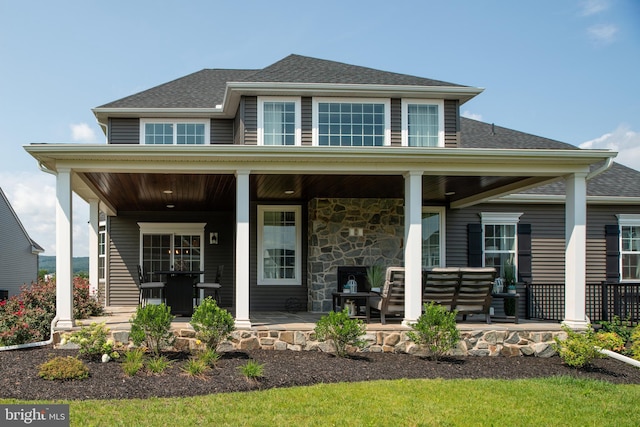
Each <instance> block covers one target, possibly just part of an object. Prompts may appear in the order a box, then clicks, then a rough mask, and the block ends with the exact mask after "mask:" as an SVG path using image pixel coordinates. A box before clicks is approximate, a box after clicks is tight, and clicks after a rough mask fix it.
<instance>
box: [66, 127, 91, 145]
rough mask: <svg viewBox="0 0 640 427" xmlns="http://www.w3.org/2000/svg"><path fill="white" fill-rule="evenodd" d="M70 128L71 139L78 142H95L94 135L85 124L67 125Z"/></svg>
mask: <svg viewBox="0 0 640 427" xmlns="http://www.w3.org/2000/svg"><path fill="white" fill-rule="evenodd" d="M69 127H70V128H71V138H72V139H73V140H74V141H79V142H95V141H96V133H95V132H94V131H93V129H92V128H91V126H89V125H88V124H86V123H77V124H71V125H69Z"/></svg>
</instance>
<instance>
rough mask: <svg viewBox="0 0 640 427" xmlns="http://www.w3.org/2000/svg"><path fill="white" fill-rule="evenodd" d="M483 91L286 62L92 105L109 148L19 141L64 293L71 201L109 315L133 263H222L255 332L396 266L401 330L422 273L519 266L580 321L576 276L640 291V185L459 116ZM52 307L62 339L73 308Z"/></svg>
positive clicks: (535, 140) (629, 174)
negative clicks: (50, 180) (50, 179)
mask: <svg viewBox="0 0 640 427" xmlns="http://www.w3.org/2000/svg"><path fill="white" fill-rule="evenodd" d="M481 92H482V90H481V89H478V88H475V87H469V86H463V85H458V84H452V83H447V82H442V81H436V80H431V79H427V78H421V77H414V76H408V75H403V74H396V73H391V72H385V71H380V70H374V69H370V68H364V67H359V66H354V65H348V64H343V63H338V62H333V61H327V60H321V59H315V58H309V57H304V56H299V55H291V56H288V57H286V58H284V59H282V60H280V61H278V62H276V63H274V64H272V65H270V66H268V67H266V68H264V69H258V70H233V69H205V70H202V71H199V72H196V73H193V74H190V75H188V76H185V77H182V78H179V79H177V80H174V81H171V82H168V83H165V84H162V85H160V86H157V87H154V88H151V89H149V90H146V91H143V92H140V93H137V94H134V95H131V96H129V97H126V98H123V99H120V100H117V101H114V102H111V103H108V104H105V105H102V106H100V107H97V108H95V109H94V110H93V111H94V114H95V115H96V118H97V120H98V122H99V123H100V125H101V126H102V127H103V128H104V130H105V133H106V135H107V144H106V145H105V144H38V145H35V144H34V145H29V146H27V147H25V149H26V150H27V151H28V152H29V153H30V154H31V155H32V156H33V157H34V158H36V159H37V160H38V161H39V162H40V164H41V165H43V167H46V168H48V169H50V170H51V171H52V172H54V173H56V174H57V194H58V209H59V211H58V216H57V218H58V221H57V231H58V248H57V255H58V262H59V263H61V264H59V265H58V267H57V273H58V274H57V276H58V277H57V280H58V282H57V283H58V286H70V282H71V273H70V271H66V270H67V269H69V266H70V262H69V260H70V258H71V246H70V245H71V243H70V242H71V240H72V230H71V224H70V223H69V221H68V219H67V218H69V215H68V213H69V212H71V192H72V191H73V192H76V193H77V194H79V195H80V196H81V197H82V198H83V199H84V200H86V201H87V202H88V203H89V205H90V209H91V224H92V227H91V228H92V230H93V233H92V234H93V237H92V238H93V239H94V241H95V242H96V244H95V245H94V246H95V247H96V249H95V251H94V253H93V254H92V268H94V271H95V272H97V271H98V265H99V262H101V264H100V265H101V266H102V268H101V269H100V270H99V271H100V274H102V275H103V278H104V288H103V290H104V293H105V298H106V303H107V304H108V305H114V306H115V305H135V304H137V302H138V291H137V288H136V284H135V281H134V278H135V276H136V273H135V272H136V265H137V264H141V265H142V266H143V267H144V269H145V270H147V271H158V270H167V269H169V268H171V267H173V266H176V265H181V266H185V267H186V268H189V269H191V270H203V271H204V272H205V273H204V274H202V275H201V276H202V277H200V279H201V280H205V281H213V280H214V275H215V272H216V267H217V266H218V265H221V264H222V265H224V266H225V269H224V274H223V276H222V280H221V281H222V289H221V300H222V305H223V306H227V307H231V308H232V309H233V313H234V315H235V318H236V325H237V326H238V327H240V328H242V327H249V326H250V325H251V322H250V312H251V311H259V310H283V309H285V307H287V304H292V303H296V302H299V303H301V304H302V305H303V306H306V307H307V309H308V310H310V311H314V312H326V311H329V310H330V309H331V303H332V298H331V293H332V292H333V291H335V290H336V289H337V288H338V286H341V285H342V284H339V283H337V281H338V279H337V268H338V267H340V266H353V265H360V266H362V265H372V264H375V263H378V264H383V265H386V266H389V265H402V266H404V267H405V268H406V301H405V315H404V316H405V317H404V321H405V322H411V321H415V319H417V317H418V316H419V315H420V313H421V278H422V271H423V269H428V268H430V267H434V266H466V265H470V266H473V265H490V266H495V267H496V268H497V269H498V270H499V271H500V274H501V275H502V274H503V270H504V266H505V264H506V263H507V262H508V261H512V262H513V263H514V265H515V267H516V269H517V276H518V278H519V279H520V280H523V281H532V282H534V283H536V282H539V283H543V284H544V283H548V284H553V283H556V284H557V283H560V284H564V287H565V289H566V301H567V304H566V305H565V309H564V310H565V315H564V321H565V323H566V324H568V325H570V326H573V327H583V326H584V325H586V323H587V317H586V314H585V282H586V281H588V282H594V283H599V282H600V281H603V280H605V279H614V280H618V279H619V278H621V279H623V280H627V279H628V280H631V279H634V280H635V279H638V272H637V269H636V266H637V265H638V260H637V258H638V257H639V256H640V250H638V249H639V248H638V245H637V244H636V243H637V242H636V240H634V239H635V235H636V232H637V231H638V230H639V228H638V227H640V204H639V203H638V202H639V201H640V190H639V189H640V186H639V185H638V184H640V173H638V172H636V171H634V170H631V169H628V168H625V167H623V166H620V165H616V164H614V163H613V162H612V159H613V158H614V157H615V154H616V153H614V152H610V151H608V150H580V149H577V148H576V147H574V146H571V145H568V144H564V143H561V142H557V141H554V140H550V139H546V138H541V137H537V136H533V135H529V134H525V133H522V132H517V131H514V130H510V129H505V128H502V127H498V126H493V125H491V124H487V123H482V122H478V121H474V120H470V119H466V118H463V117H461V116H460V106H461V105H462V104H464V103H465V102H466V101H468V100H469V99H471V98H473V97H475V96H476V95H478V94H480V93H481ZM505 102H508V100H505ZM565 194H566V196H565ZM101 213H102V214H103V215H104V221H99V220H98V218H99V215H100V214H101ZM609 226H610V227H609ZM614 228H615V230H618V234H616V237H615V238H616V239H618V240H616V242H617V243H616V244H617V245H618V248H617V250H611V251H609V252H607V243H606V242H607V241H613V238H611V237H608V236H609V235H608V234H605V233H606V231H605V230H609V231H610V232H612V233H613V232H614V231H615V230H614ZM620 230H622V234H620V233H619V231H620ZM565 242H566V243H565ZM620 244H622V252H620V250H619V249H620V246H619V245H620ZM98 248H99V249H98ZM67 257H68V258H69V259H66V258H67ZM614 257H615V262H613V258H614ZM61 270H63V271H61ZM565 272H566V274H565ZM94 274H96V273H94ZM96 275H97V274H96ZM65 294H66V289H65ZM58 307H60V308H59V312H58V315H59V318H60V319H61V320H60V322H59V326H61V327H66V326H69V325H71V324H72V323H73V322H72V319H71V317H70V316H71V312H72V311H71V302H70V301H68V302H63V304H60V303H59V304H58Z"/></svg>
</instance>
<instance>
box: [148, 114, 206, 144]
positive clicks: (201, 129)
mask: <svg viewBox="0 0 640 427" xmlns="http://www.w3.org/2000/svg"><path fill="white" fill-rule="evenodd" d="M140 135H141V141H142V144H147V145H204V144H209V122H208V121H207V120H172V121H167V120H155V119H154V120H151V119H146V120H145V119H143V120H141V121H140Z"/></svg>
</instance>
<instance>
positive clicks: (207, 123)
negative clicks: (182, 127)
mask: <svg viewBox="0 0 640 427" xmlns="http://www.w3.org/2000/svg"><path fill="white" fill-rule="evenodd" d="M147 123H167V124H172V125H176V124H179V123H193V124H202V125H204V144H180V146H181V147H182V146H189V147H192V146H199V145H210V144H211V120H210V119H176V118H165V119H159V118H141V119H140V145H153V146H157V145H169V144H147V143H146V131H145V125H146V124H147ZM177 132H178V127H177V126H173V144H171V145H178V144H177Z"/></svg>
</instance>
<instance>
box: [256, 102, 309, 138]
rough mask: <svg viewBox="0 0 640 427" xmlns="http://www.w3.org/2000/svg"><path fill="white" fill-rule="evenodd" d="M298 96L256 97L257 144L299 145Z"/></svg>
mask: <svg viewBox="0 0 640 427" xmlns="http://www.w3.org/2000/svg"><path fill="white" fill-rule="evenodd" d="M300 108H301V107H300V98H281V97H263V96H261V97H258V144H259V145H300V140H301V135H302V133H301V130H300V120H301V119H300Z"/></svg>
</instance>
